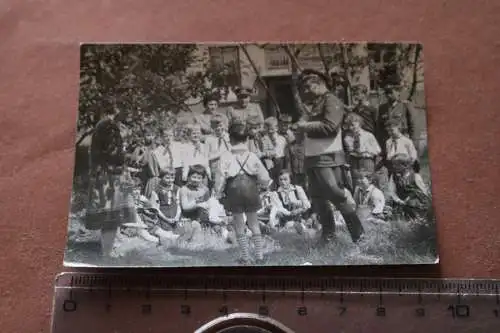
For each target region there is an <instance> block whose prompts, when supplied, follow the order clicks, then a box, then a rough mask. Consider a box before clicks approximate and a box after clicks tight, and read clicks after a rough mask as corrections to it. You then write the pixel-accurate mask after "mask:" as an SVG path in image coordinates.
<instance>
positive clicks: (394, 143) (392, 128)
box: [385, 119, 420, 174]
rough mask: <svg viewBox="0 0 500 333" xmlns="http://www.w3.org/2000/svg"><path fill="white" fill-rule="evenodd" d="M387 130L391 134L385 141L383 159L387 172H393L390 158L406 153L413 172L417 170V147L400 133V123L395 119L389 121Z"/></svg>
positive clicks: (418, 167)
mask: <svg viewBox="0 0 500 333" xmlns="http://www.w3.org/2000/svg"><path fill="white" fill-rule="evenodd" d="M387 131H388V133H389V135H390V136H391V137H390V138H389V139H388V140H387V141H386V143H385V151H386V156H385V160H386V162H387V169H388V170H389V174H392V172H393V167H392V164H391V160H393V159H394V157H395V156H396V155H399V154H404V155H407V156H408V159H409V161H410V162H411V164H412V167H413V168H414V170H415V172H419V169H420V166H419V163H418V159H417V158H418V155H417V149H416V148H415V145H414V144H413V141H412V140H411V139H410V138H409V137H407V136H404V135H403V133H401V123H400V122H399V121H398V120H397V119H394V120H392V121H390V122H389V124H388V126H387Z"/></svg>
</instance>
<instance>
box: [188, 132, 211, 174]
mask: <svg viewBox="0 0 500 333" xmlns="http://www.w3.org/2000/svg"><path fill="white" fill-rule="evenodd" d="M189 138H190V141H189V142H188V143H186V144H184V146H183V151H182V155H183V157H184V158H183V165H182V167H183V170H182V179H183V181H187V178H188V173H189V170H190V167H192V166H194V165H201V166H203V167H204V168H205V170H206V172H207V178H208V179H211V178H212V175H211V172H210V166H209V151H208V146H207V145H206V144H205V143H203V142H201V127H200V126H199V125H197V124H192V125H190V126H189ZM204 181H205V183H207V179H205V180H204Z"/></svg>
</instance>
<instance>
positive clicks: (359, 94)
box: [352, 84, 378, 134]
mask: <svg viewBox="0 0 500 333" xmlns="http://www.w3.org/2000/svg"><path fill="white" fill-rule="evenodd" d="M352 102H353V105H354V108H353V109H352V112H354V113H356V114H357V115H359V116H360V117H361V118H362V119H363V126H362V128H363V129H364V130H365V131H368V132H370V133H372V134H375V128H376V126H377V113H378V111H377V109H376V108H375V107H373V106H372V105H370V102H369V101H368V87H367V86H365V85H364V84H357V85H355V86H353V87H352Z"/></svg>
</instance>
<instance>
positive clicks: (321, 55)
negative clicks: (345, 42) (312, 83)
mask: <svg viewBox="0 0 500 333" xmlns="http://www.w3.org/2000/svg"><path fill="white" fill-rule="evenodd" d="M317 48H318V52H319V56H320V58H321V62H322V63H323V67H324V68H325V73H326V75H330V64H329V63H328V61H327V59H326V56H325V53H324V52H323V48H322V47H321V44H320V43H318V44H317Z"/></svg>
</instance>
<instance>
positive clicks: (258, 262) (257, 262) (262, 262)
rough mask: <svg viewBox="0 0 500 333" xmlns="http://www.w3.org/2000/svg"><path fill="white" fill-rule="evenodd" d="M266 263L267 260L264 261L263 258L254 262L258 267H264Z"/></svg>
mask: <svg viewBox="0 0 500 333" xmlns="http://www.w3.org/2000/svg"><path fill="white" fill-rule="evenodd" d="M266 262H267V260H266V259H264V258H262V259H256V260H255V264H256V265H259V266H262V265H264V264H265V263H266Z"/></svg>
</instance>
